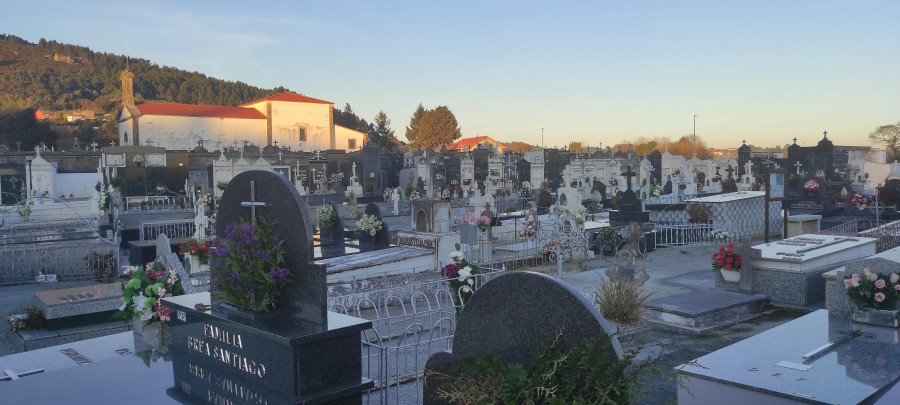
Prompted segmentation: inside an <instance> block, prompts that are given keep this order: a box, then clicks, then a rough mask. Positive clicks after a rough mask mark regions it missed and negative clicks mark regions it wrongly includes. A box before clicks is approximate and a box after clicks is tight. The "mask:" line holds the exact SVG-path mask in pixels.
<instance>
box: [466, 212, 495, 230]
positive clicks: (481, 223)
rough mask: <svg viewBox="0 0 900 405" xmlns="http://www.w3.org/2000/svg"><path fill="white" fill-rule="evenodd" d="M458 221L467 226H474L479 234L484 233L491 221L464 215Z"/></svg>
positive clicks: (481, 217)
mask: <svg viewBox="0 0 900 405" xmlns="http://www.w3.org/2000/svg"><path fill="white" fill-rule="evenodd" d="M459 220H460V221H462V222H465V223H468V224H474V225H475V226H477V227H478V230H479V231H481V232H485V231H487V230H488V228H490V227H491V219H490V218H488V217H486V216H483V215H469V214H465V215H463V216H462V217H460V219H459Z"/></svg>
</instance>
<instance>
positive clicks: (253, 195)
mask: <svg viewBox="0 0 900 405" xmlns="http://www.w3.org/2000/svg"><path fill="white" fill-rule="evenodd" d="M268 206H269V203H265V202H260V201H256V182H255V181H253V180H251V181H250V201H241V207H250V222H251V223H252V224H253V226H256V207H260V208H265V207H268Z"/></svg>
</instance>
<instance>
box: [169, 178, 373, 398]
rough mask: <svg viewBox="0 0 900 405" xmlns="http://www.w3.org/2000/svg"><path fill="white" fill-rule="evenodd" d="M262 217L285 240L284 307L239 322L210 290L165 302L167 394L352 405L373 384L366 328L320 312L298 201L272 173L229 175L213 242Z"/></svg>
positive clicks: (321, 289)
mask: <svg viewBox="0 0 900 405" xmlns="http://www.w3.org/2000/svg"><path fill="white" fill-rule="evenodd" d="M261 218H265V219H267V220H268V221H270V222H271V223H273V224H274V225H273V226H274V231H275V233H276V234H277V235H278V236H279V237H280V238H281V239H282V240H284V246H285V248H286V249H285V250H286V252H285V253H286V254H285V263H284V267H285V268H287V269H289V271H290V274H291V276H292V277H291V278H292V279H293V282H292V284H291V285H290V286H289V287H288V289H287V291H285V292H284V294H283V296H284V301H283V302H282V303H281V305H280V306H279V307H278V308H277V311H275V312H270V313H268V314H266V315H265V316H258V317H246V316H242V315H240V313H238V312H239V311H238V312H233V311H228V312H226V311H223V310H221V309H219V307H218V306H217V305H215V304H216V303H215V302H212V300H211V297H210V294H209V293H198V294H190V295H182V296H178V297H171V298H167V299H165V300H164V301H165V302H166V304H167V305H169V306H170V307H171V312H172V320H171V345H170V350H171V351H172V357H173V370H174V375H175V386H176V389H180V390H181V391H182V392H183V393H185V394H187V395H191V396H194V397H199V398H201V399H203V400H208V399H209V398H221V399H223V400H224V401H234V402H239V401H252V402H253V403H320V402H329V401H335V402H341V403H360V401H361V393H362V391H364V390H366V389H368V388H370V387H371V386H372V383H371V382H370V381H366V380H363V379H362V371H361V365H360V362H361V346H360V344H359V342H360V332H361V331H362V330H364V329H366V328H369V327H370V325H371V322H369V321H366V320H363V319H359V318H354V317H350V316H346V315H341V314H337V313H333V312H328V311H327V308H326V288H325V282H326V280H325V268H324V266H321V265H317V264H314V263H312V259H313V246H312V242H313V238H312V229H311V222H310V219H309V213H308V209H307V206H306V203H305V202H304V201H303V200H302V199H301V197H300V194H299V192H298V191H297V189H296V188H295V187H293V185H292V184H291V183H290V181H289V180H288V179H287V178H286V177H284V176H283V175H281V174H279V173H276V172H272V171H248V172H244V173H241V174H239V175H237V176H235V178H234V179H232V180H231V182H230V183H229V185H228V188H227V189H226V190H225V193H224V194H223V196H222V202H221V204H220V206H219V211H218V221H216V234H217V236H218V237H220V238H222V237H225V235H226V233H225V232H226V227H227V226H228V225H230V224H235V223H240V222H242V221H243V222H251V223H255V222H256V221H257V220H258V219H261ZM213 271H215V267H214V268H213ZM213 287H214V286H213ZM223 381H227V382H228V385H227V386H228V387H238V388H239V389H229V388H227V387H225V386H223V385H222V384H220V382H223ZM250 393H252V395H253V397H252V398H251V397H249V396H248V395H250Z"/></svg>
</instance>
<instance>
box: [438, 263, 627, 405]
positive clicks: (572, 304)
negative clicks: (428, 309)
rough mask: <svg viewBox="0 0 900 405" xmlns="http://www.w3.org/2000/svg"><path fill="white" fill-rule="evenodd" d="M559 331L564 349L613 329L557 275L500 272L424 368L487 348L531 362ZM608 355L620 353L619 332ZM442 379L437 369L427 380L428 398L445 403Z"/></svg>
mask: <svg viewBox="0 0 900 405" xmlns="http://www.w3.org/2000/svg"><path fill="white" fill-rule="evenodd" d="M560 331H561V332H562V336H561V342H562V344H563V346H562V347H563V349H564V350H565V349H567V348H574V347H577V346H580V345H582V344H584V343H586V342H587V341H589V340H590V339H592V338H597V337H600V336H605V335H611V334H613V333H615V330H614V329H613V328H612V327H611V326H610V325H609V324H608V323H607V322H606V321H605V320H604V319H603V317H602V316H600V313H599V312H597V310H596V309H595V308H594V307H593V306H592V305H591V304H590V303H589V302H588V301H587V300H586V299H585V298H584V297H582V296H581V294H579V293H578V292H577V291H575V290H574V289H573V288H572V287H570V286H568V285H566V284H564V283H561V282H559V281H558V280H556V279H555V278H553V277H550V276H548V275H545V274H538V273H532V272H515V273H506V274H502V275H500V276H498V277H496V278H495V279H493V280H491V281H489V282H487V283H486V284H484V285H482V286H481V287H480V288H479V289H478V290H476V291H475V294H473V295H472V297H471V298H469V300H468V302H467V303H466V306H465V307H464V309H463V311H462V314H461V315H460V317H459V324H458V325H457V327H456V334H455V335H454V336H453V352H452V353H450V352H439V353H435V354H434V355H432V356H431V357H430V358H429V359H428V362H427V363H426V364H425V369H426V373H429V372H438V373H442V374H448V373H450V372H451V371H452V370H453V368H454V367H455V365H456V364H457V363H458V362H459V360H460V359H462V358H463V357H466V356H469V355H485V354H496V355H499V356H500V357H501V358H502V359H503V361H504V362H505V363H507V364H509V363H513V364H521V365H523V366H525V367H527V366H528V364H530V363H531V361H532V359H533V358H534V357H535V356H536V355H537V354H538V353H539V352H540V350H541V349H543V348H544V347H546V345H547V344H548V343H549V341H550V340H551V339H552V338H553V337H554V336H555V335H556V334H557V333H560ZM608 355H609V358H619V357H621V355H622V349H621V347H620V345H619V342H618V340H616V339H615V338H613V340H612V348H611V350H610V352H609V353H608ZM443 381H444V380H443V379H442V378H439V377H438V376H437V375H434V376H432V377H430V378H428V379H426V380H425V388H424V392H425V401H424V403H425V404H440V403H442V402H440V401H439V400H438V399H437V398H436V392H437V389H438V388H440V386H441V384H443Z"/></svg>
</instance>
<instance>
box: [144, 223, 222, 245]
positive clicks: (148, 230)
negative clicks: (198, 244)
mask: <svg viewBox="0 0 900 405" xmlns="http://www.w3.org/2000/svg"><path fill="white" fill-rule="evenodd" d="M211 228H212V227H208V228H207V230H209V229H211ZM196 230H197V225H196V224H194V220H193V219H181V220H174V221H148V222H141V240H155V239H156V237H157V236H159V234H161V233H164V234H166V236H168V237H169V239H177V238H188V237H191V236H193V235H194V232H195V231H196Z"/></svg>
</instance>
